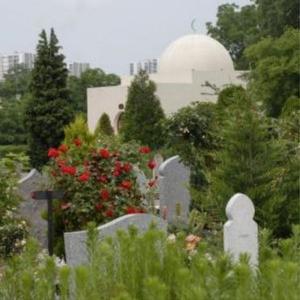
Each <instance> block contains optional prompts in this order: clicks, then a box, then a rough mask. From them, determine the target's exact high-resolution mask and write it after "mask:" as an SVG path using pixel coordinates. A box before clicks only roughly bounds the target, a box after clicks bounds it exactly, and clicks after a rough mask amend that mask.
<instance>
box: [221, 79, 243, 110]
mask: <svg viewBox="0 0 300 300" xmlns="http://www.w3.org/2000/svg"><path fill="white" fill-rule="evenodd" d="M245 97H246V91H245V89H244V88H243V87H242V86H240V85H237V86H236V85H231V86H229V87H226V88H224V89H223V90H221V92H220V93H219V95H218V102H217V108H218V111H219V113H220V114H222V113H223V112H224V111H225V110H227V108H229V107H230V106H231V105H233V104H237V103H238V102H240V101H244V99H245Z"/></svg>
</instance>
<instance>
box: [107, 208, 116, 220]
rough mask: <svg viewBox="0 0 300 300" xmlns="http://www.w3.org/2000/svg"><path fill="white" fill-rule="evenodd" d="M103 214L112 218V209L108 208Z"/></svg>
mask: <svg viewBox="0 0 300 300" xmlns="http://www.w3.org/2000/svg"><path fill="white" fill-rule="evenodd" d="M105 216H106V217H108V218H112V217H113V216H114V211H113V210H112V209H108V210H107V211H106V212H105Z"/></svg>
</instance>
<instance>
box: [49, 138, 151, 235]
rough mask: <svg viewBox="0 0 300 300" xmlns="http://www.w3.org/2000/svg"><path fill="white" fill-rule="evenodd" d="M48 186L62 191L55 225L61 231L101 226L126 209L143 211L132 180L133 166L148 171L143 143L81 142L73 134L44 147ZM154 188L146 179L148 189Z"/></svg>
mask: <svg viewBox="0 0 300 300" xmlns="http://www.w3.org/2000/svg"><path fill="white" fill-rule="evenodd" d="M48 156H49V157H50V168H49V171H50V174H51V177H52V179H53V183H54V188H55V189H59V190H62V191H64V198H63V199H60V200H59V201H57V202H56V205H55V216H56V223H58V224H57V225H58V227H59V228H60V230H61V231H72V230H79V229H83V228H85V226H86V224H87V223H88V222H90V221H94V222H96V223H97V224H103V223H106V222H108V221H111V220H112V219H114V218H118V217H120V216H122V215H125V214H130V213H143V212H146V211H147V201H146V196H145V195H144V194H142V193H141V191H140V188H139V186H138V183H137V173H136V167H138V168H140V169H142V168H149V169H150V170H152V169H153V168H154V167H155V163H154V161H153V159H152V158H151V151H150V148H149V147H139V146H138V145H136V144H119V143H117V142H115V141H114V142H113V141H112V140H111V142H107V141H106V142H105V143H104V142H103V141H102V142H100V143H99V142H98V144H97V146H91V145H87V144H85V143H84V142H83V141H81V140H80V139H78V138H76V139H74V140H73V142H72V143H70V144H69V145H66V144H62V145H60V146H59V147H58V148H57V149H56V148H51V149H49V151H48ZM153 186H154V184H153V180H150V181H149V185H148V188H149V189H150V188H152V187H153Z"/></svg>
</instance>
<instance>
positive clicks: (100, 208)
mask: <svg viewBox="0 0 300 300" xmlns="http://www.w3.org/2000/svg"><path fill="white" fill-rule="evenodd" d="M102 208H103V204H102V203H97V204H96V205H95V209H96V211H101V210H102Z"/></svg>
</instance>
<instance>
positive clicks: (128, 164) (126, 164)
mask: <svg viewBox="0 0 300 300" xmlns="http://www.w3.org/2000/svg"><path fill="white" fill-rule="evenodd" d="M131 169H132V166H131V164H130V163H125V164H124V165H123V170H124V171H125V172H127V173H128V172H130V171H131Z"/></svg>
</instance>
